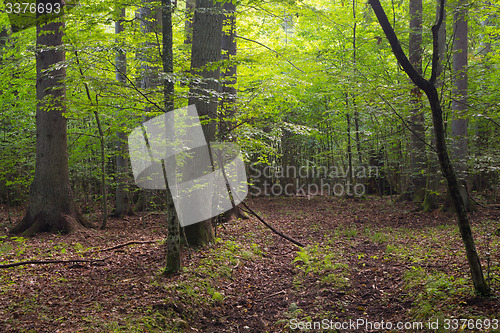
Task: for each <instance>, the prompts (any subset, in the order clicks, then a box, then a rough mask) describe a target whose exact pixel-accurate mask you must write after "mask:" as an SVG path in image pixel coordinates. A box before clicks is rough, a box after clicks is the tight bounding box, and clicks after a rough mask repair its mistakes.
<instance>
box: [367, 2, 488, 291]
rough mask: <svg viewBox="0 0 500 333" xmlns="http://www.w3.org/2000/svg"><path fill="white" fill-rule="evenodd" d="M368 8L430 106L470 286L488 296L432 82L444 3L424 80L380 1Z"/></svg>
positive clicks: (437, 59) (437, 95)
mask: <svg viewBox="0 0 500 333" xmlns="http://www.w3.org/2000/svg"><path fill="white" fill-rule="evenodd" d="M369 3H370V5H371V6H372V8H373V11H374V12H375V14H376V16H377V19H378V21H379V23H380V26H381V27H382V29H383V30H384V33H385V35H386V36H387V39H388V40H389V43H390V44H391V47H392V51H393V53H394V55H395V56H396V58H397V60H398V62H399V63H400V64H401V66H402V67H403V70H404V71H405V72H406V74H408V76H409V77H410V79H411V80H412V81H413V83H414V84H415V85H417V86H418V87H419V88H420V89H422V90H423V91H424V92H425V94H426V95H427V99H428V100H429V104H430V107H431V111H432V121H433V123H434V132H435V135H436V150H437V154H438V157H439V162H440V164H441V171H442V172H443V175H444V177H445V178H446V181H447V183H448V191H449V193H450V195H451V199H452V202H453V205H454V206H455V210H456V214H457V220H458V227H459V230H460V235H461V237H462V241H463V243H464V247H465V253H466V256H467V261H468V263H469V268H470V272H471V277H472V282H473V284H474V289H475V291H476V292H477V293H478V294H480V295H489V294H490V292H491V291H490V288H489V286H488V284H487V283H486V280H485V279H484V276H483V270H482V268H481V261H480V260H479V256H478V254H477V251H476V246H475V244H474V238H473V236H472V230H471V228H470V224H469V219H468V217H467V212H466V211H465V206H464V202H463V200H462V197H461V195H460V190H459V185H458V180H457V176H456V174H455V171H454V169H453V166H452V164H451V161H450V157H449V155H448V150H447V147H446V140H445V133H444V121H443V111H442V109H441V103H440V100H439V94H438V92H437V89H436V86H435V82H436V78H437V65H438V62H439V54H438V31H439V27H440V25H441V24H442V23H443V11H444V8H443V7H444V0H441V11H440V15H439V19H438V20H437V24H436V25H435V26H433V27H432V35H433V40H434V41H433V56H432V73H431V78H430V79H429V80H426V79H425V78H423V77H422V76H421V75H420V74H419V73H418V72H417V71H416V70H415V68H413V66H412V65H411V63H410V61H409V60H408V58H407V57H406V55H405V53H404V51H403V49H402V48H401V44H400V43H399V40H398V37H397V36H396V34H395V32H394V29H393V28H392V26H391V24H390V23H389V20H388V19H387V16H386V15H385V12H384V9H383V8H382V5H381V4H380V1H379V0H369Z"/></svg>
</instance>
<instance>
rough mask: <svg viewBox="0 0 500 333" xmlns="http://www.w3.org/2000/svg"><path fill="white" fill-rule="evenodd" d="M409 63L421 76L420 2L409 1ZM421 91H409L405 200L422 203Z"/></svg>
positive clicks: (422, 119)
mask: <svg viewBox="0 0 500 333" xmlns="http://www.w3.org/2000/svg"><path fill="white" fill-rule="evenodd" d="M408 48H409V52H408V53H409V58H410V63H411V64H412V65H413V67H414V68H415V69H416V71H417V72H418V73H419V74H420V75H421V74H422V54H423V51H422V0H410V38H409V47H408ZM421 95H422V93H421V90H420V89H419V88H418V87H414V88H413V89H412V90H411V97H410V105H411V106H412V108H411V110H410V114H411V116H410V126H411V127H410V128H411V134H410V136H411V140H410V141H411V146H410V170H411V174H410V186H409V189H408V191H409V195H408V196H407V198H411V200H414V201H419V202H422V201H423V199H424V193H425V192H424V191H425V186H426V181H425V177H424V174H423V172H422V170H424V169H425V144H424V140H425V127H424V114H423V112H422V101H421V98H420V96H421Z"/></svg>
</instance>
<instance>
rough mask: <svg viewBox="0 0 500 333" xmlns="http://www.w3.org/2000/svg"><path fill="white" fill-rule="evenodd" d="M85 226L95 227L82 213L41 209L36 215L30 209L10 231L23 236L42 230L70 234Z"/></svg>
mask: <svg viewBox="0 0 500 333" xmlns="http://www.w3.org/2000/svg"><path fill="white" fill-rule="evenodd" d="M83 227H86V228H89V227H93V226H92V224H91V223H90V222H89V221H87V220H86V219H85V218H84V217H83V216H82V215H81V214H79V213H75V214H66V213H61V212H59V213H56V214H48V213H46V212H45V211H41V212H39V213H38V214H36V215H35V216H33V215H32V214H31V213H30V210H29V208H28V211H27V212H26V215H25V216H24V217H23V219H22V220H21V221H19V222H18V223H17V224H16V225H15V226H14V227H13V228H12V229H11V230H10V231H9V233H11V234H14V235H20V236H22V237H32V236H35V235H36V234H38V233H41V232H50V233H61V234H68V233H70V232H73V231H75V230H79V229H81V228H83Z"/></svg>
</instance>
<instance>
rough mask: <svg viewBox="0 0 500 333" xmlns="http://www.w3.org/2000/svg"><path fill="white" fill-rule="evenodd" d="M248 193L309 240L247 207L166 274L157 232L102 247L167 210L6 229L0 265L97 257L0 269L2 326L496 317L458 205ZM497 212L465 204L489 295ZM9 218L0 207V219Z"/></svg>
mask: <svg viewBox="0 0 500 333" xmlns="http://www.w3.org/2000/svg"><path fill="white" fill-rule="evenodd" d="M248 202H249V205H250V206H251V207H252V208H253V209H255V210H257V211H258V212H259V213H260V214H262V216H263V217H265V218H266V220H267V221H268V222H270V223H271V224H272V225H273V226H274V227H276V228H277V229H278V230H280V231H282V232H284V233H286V234H288V235H289V236H292V237H293V238H295V239H297V240H299V241H301V242H302V243H304V244H306V245H307V246H306V247H305V248H303V249H301V250H299V249H298V248H297V247H296V246H294V245H292V244H291V243H289V242H286V241H285V240H284V239H281V238H279V237H278V236H276V235H275V234H272V233H271V232H270V231H269V230H268V229H266V228H265V227H264V226H263V225H262V224H261V223H260V222H258V221H256V220H255V219H250V220H245V221H231V222H230V223H228V224H226V225H225V226H224V227H219V228H218V229H217V233H218V234H217V241H216V243H215V244H213V246H211V247H207V248H204V249H198V250H195V249H191V250H186V249H184V253H183V266H184V270H183V272H182V274H180V275H176V276H170V277H163V276H162V275H161V270H162V266H163V265H164V258H165V253H164V246H162V244H161V242H160V241H159V242H155V243H151V244H134V245H131V246H126V247H122V248H119V249H116V250H113V251H106V252H100V251H99V249H101V250H102V249H105V248H109V247H112V246H115V245H118V244H123V243H126V242H128V241H132V240H134V241H146V240H161V239H163V238H164V230H165V226H164V224H165V217H164V216H162V215H158V214H150V215H147V216H146V226H147V227H146V228H145V229H143V228H142V227H141V226H142V222H141V221H140V218H141V216H134V217H129V218H125V219H111V220H110V221H109V226H110V228H109V229H107V230H104V231H102V230H83V231H80V232H77V233H74V234H71V235H67V236H56V235H49V234H42V235H39V236H37V237H35V238H32V239H23V238H9V237H7V236H5V231H3V233H2V235H3V236H1V237H2V238H0V261H1V263H2V264H5V263H11V262H17V261H21V260H28V259H38V260H41V259H74V258H79V259H92V258H101V259H102V258H105V260H104V261H97V262H93V263H73V264H53V265H26V266H20V267H15V268H8V269H0V285H1V292H0V318H1V319H0V331H1V332H164V331H166V332H203V333H206V332H288V331H300V330H301V329H303V330H305V329H308V328H311V330H309V331H314V332H319V331H325V332H326V331H331V332H335V331H336V328H337V331H357V332H365V331H370V330H371V331H391V329H392V331H411V330H412V329H414V330H415V331H448V330H446V329H445V328H446V326H445V325H447V324H448V325H451V326H450V328H452V329H453V325H455V324H457V325H459V326H460V325H462V324H463V323H465V324H466V326H465V331H467V330H469V331H477V330H478V328H479V326H478V325H480V324H481V325H482V328H483V330H485V331H494V330H495V327H496V329H499V328H500V323H499V322H498V321H495V320H498V319H500V318H498V313H499V312H500V311H499V310H500V305H499V302H498V298H497V297H492V298H478V297H475V296H474V295H473V293H472V286H471V281H470V279H469V275H468V267H467V263H466V259H465V254H464V250H463V246H462V244H461V240H460V237H459V233H458V228H457V227H456V225H455V218H454V215H453V214H451V213H443V212H440V211H437V210H436V211H433V212H429V213H423V212H418V211H415V210H414V208H415V207H414V206H413V205H412V204H409V203H397V202H394V201H392V200H391V198H389V197H384V198H378V197H367V198H365V199H342V198H333V197H319V196H318V197H313V198H310V199H308V198H302V197H286V198H285V197H283V198H281V197H278V198H255V199H252V200H249V201H248ZM20 215H21V211H19V212H18V217H20ZM499 217H500V212H499V211H498V210H487V209H484V208H483V209H480V210H479V211H477V212H475V213H472V214H471V221H472V224H473V231H474V235H475V237H476V245H477V249H478V252H479V254H480V256H481V259H482V263H483V267H484V268H485V274H486V275H488V274H489V278H490V280H491V286H492V289H493V292H494V293H495V295H497V296H498V295H499V293H500V280H499V279H500V253H499V249H500V247H499V245H500V237H498V236H495V235H490V236H489V235H488V234H489V233H494V231H495V230H496V229H498V228H499V220H500V219H499ZM6 220H7V217H6V213H5V210H1V211H0V223H5V221H6ZM4 225H5V224H4ZM488 253H489V255H488ZM488 262H489V269H487V268H486V266H487V263H488ZM453 319H457V320H455V321H453ZM460 319H469V321H468V322H465V321H460ZM495 323H496V324H495ZM389 324H390V325H392V326H391V327H390V326H389ZM314 325H316V326H314ZM381 325H382V326H381ZM398 325H406V327H404V326H398ZM420 325H422V326H421V327H420ZM429 325H431V327H429ZM432 325H434V326H432ZM436 325H437V326H436ZM467 325H469V326H467ZM435 328H438V329H435Z"/></svg>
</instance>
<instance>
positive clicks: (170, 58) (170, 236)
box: [162, 0, 181, 273]
mask: <svg viewBox="0 0 500 333" xmlns="http://www.w3.org/2000/svg"><path fill="white" fill-rule="evenodd" d="M162 25H163V27H162V30H163V42H162V44H163V51H162V55H163V59H162V62H163V71H164V72H165V73H166V74H173V72H174V54H173V34H172V2H171V1H170V0H162ZM163 94H164V95H163V96H164V101H165V110H167V112H168V111H172V110H174V107H175V105H174V82H173V81H172V80H169V79H168V78H167V79H166V80H165V81H164V82H163ZM163 166H164V164H163ZM163 171H164V172H163V176H164V179H165V182H167V174H166V170H165V169H164V170H163ZM165 188H166V194H165V200H166V205H167V261H166V266H165V272H167V273H177V272H178V271H180V269H181V249H180V232H179V229H180V227H179V220H178V218H177V212H176V210H175V205H174V200H173V198H172V193H170V188H169V187H168V184H165Z"/></svg>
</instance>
